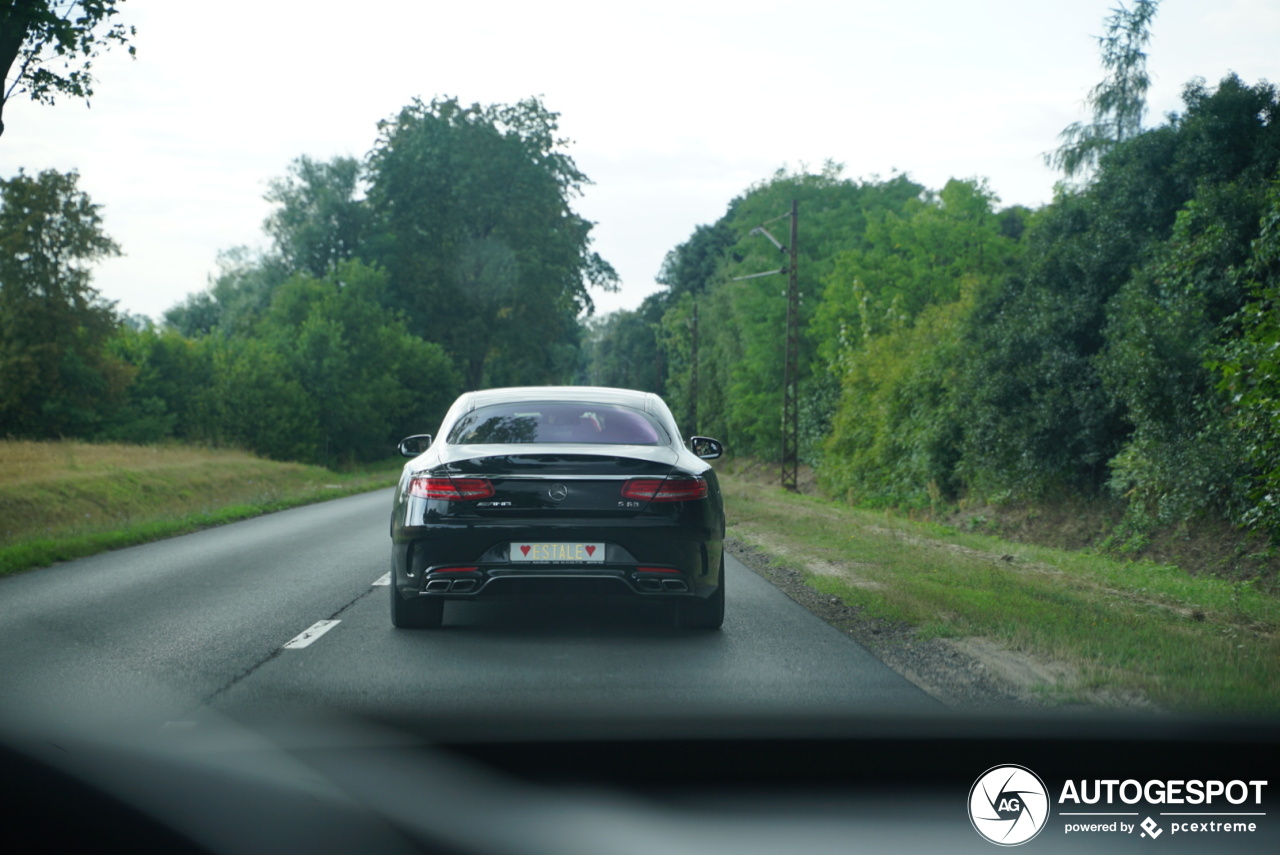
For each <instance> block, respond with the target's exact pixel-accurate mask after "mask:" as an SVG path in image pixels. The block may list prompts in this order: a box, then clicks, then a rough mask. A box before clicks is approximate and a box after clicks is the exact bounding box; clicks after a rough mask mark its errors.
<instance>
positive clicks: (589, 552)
mask: <svg viewBox="0 0 1280 855" xmlns="http://www.w3.org/2000/svg"><path fill="white" fill-rule="evenodd" d="M595 554H596V548H595V547H594V546H588V547H587V555H588V556H590V555H595Z"/></svg>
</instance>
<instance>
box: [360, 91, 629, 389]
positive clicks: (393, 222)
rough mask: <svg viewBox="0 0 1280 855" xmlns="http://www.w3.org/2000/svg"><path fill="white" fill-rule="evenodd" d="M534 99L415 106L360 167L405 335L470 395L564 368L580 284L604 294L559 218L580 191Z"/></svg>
mask: <svg viewBox="0 0 1280 855" xmlns="http://www.w3.org/2000/svg"><path fill="white" fill-rule="evenodd" d="M556 119H557V114H555V113H552V112H550V111H548V110H547V109H546V108H545V107H544V106H543V105H542V104H541V103H540V102H539V101H538V100H537V99H535V98H530V99H527V100H524V101H521V102H519V103H518V104H514V105H491V106H481V105H479V104H473V105H471V106H469V107H468V106H464V105H462V104H461V103H459V102H458V101H457V99H454V98H450V99H435V100H433V101H432V102H431V103H429V104H427V103H424V102H422V101H419V100H415V101H414V102H413V103H412V104H410V105H409V106H407V107H405V108H404V109H403V110H401V111H400V113H399V114H398V115H397V116H396V117H395V118H394V119H390V120H388V121H384V122H382V123H381V125H380V126H379V127H380V130H381V136H380V137H379V139H378V141H377V143H376V144H375V146H374V150H373V152H372V154H371V155H370V158H369V175H370V189H369V200H370V204H371V206H372V208H373V210H374V211H375V212H376V215H377V217H378V222H377V224H376V227H375V231H376V233H377V237H376V238H375V240H374V242H373V243H374V246H373V248H372V249H373V255H374V258H373V260H375V261H379V262H381V263H382V264H383V266H385V267H386V269H387V270H388V271H389V273H390V276H391V289H390V290H391V297H392V300H393V302H394V304H395V305H396V306H397V307H398V308H401V309H403V310H404V311H405V312H406V313H407V315H408V318H409V322H410V329H411V331H412V332H413V333H414V334H416V335H419V336H421V337H423V338H425V339H427V340H429V341H437V342H440V343H441V344H443V345H444V346H445V348H446V349H447V350H448V351H449V353H450V354H451V355H452V356H453V358H454V359H455V360H456V361H457V363H458V364H459V365H460V366H461V367H462V369H463V373H464V375H465V377H466V382H467V384H468V385H469V387H470V388H476V387H479V386H482V385H485V384H486V383H494V382H501V383H507V382H519V383H545V382H550V381H555V380H563V379H567V378H568V376H569V375H570V374H571V373H572V371H573V369H574V367H575V362H576V360H575V352H576V348H577V335H578V326H577V323H576V318H577V316H578V315H580V314H584V313H589V312H590V310H591V308H592V303H591V297H590V295H589V294H588V292H587V286H588V285H596V286H602V287H604V288H612V287H616V275H615V274H614V272H613V269H612V268H611V267H610V266H609V265H608V264H607V263H606V262H604V261H603V260H602V259H601V258H600V257H599V256H598V255H597V254H596V253H594V252H592V251H591V250H590V244H591V237H590V233H591V225H592V224H591V223H589V222H588V221H586V220H584V219H583V218H582V217H580V216H579V215H578V214H577V213H575V212H574V211H573V209H572V207H571V205H570V202H571V200H572V199H573V197H575V196H577V195H579V194H580V193H581V189H582V187H583V186H584V185H586V184H587V183H589V182H588V179H587V177H586V176H585V175H584V174H582V172H580V171H579V170H578V168H577V166H576V165H575V164H574V162H573V160H572V158H570V157H569V156H568V155H567V154H565V153H564V151H563V148H564V145H565V143H566V141H565V140H562V139H559V138H557V136H556V132H557V124H556Z"/></svg>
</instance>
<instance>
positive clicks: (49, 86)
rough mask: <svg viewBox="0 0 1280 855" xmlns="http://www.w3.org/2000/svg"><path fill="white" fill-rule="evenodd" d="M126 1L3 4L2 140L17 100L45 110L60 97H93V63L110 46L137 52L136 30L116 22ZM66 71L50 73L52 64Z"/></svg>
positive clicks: (17, 0) (3, 0) (4, 0)
mask: <svg viewBox="0 0 1280 855" xmlns="http://www.w3.org/2000/svg"><path fill="white" fill-rule="evenodd" d="M123 1H124V0H0V70H3V71H4V91H3V92H0V134H3V133H4V121H3V116H4V105H5V104H6V103H7V102H8V100H9V98H10V97H11V96H13V95H15V94H27V95H30V96H31V100H33V101H36V102H38V103H41V104H52V103H54V101H55V100H56V99H57V96H59V95H65V96H70V97H73V98H83V99H84V100H85V103H86V104H87V103H89V99H90V98H91V97H92V96H93V74H92V73H91V70H92V68H93V61H94V60H95V59H97V57H98V54H99V53H100V52H101V51H103V50H105V49H107V48H110V47H112V46H115V45H119V46H122V47H123V46H127V47H128V50H129V55H130V56H134V55H135V48H134V46H133V45H131V44H129V40H130V39H131V38H133V36H134V35H135V34H136V28H135V27H132V26H126V25H124V24H121V23H118V22H115V21H113V20H112V19H113V18H114V17H115V16H116V15H117V14H119V10H118V9H116V4H117V3H118V2H123ZM55 59H56V60H58V61H60V62H61V63H62V69H61V70H56V69H55V68H51V67H50V60H55Z"/></svg>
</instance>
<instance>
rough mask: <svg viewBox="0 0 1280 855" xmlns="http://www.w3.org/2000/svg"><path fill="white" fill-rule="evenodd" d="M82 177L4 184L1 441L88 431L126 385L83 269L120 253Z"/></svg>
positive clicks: (106, 308) (106, 309) (105, 308)
mask: <svg viewBox="0 0 1280 855" xmlns="http://www.w3.org/2000/svg"><path fill="white" fill-rule="evenodd" d="M78 178H79V176H78V175H77V174H76V173H74V172H70V173H60V172H56V171H54V170H46V171H44V172H41V173H40V175H39V176H37V177H35V178H32V177H30V176H28V175H26V174H24V173H23V172H21V171H19V172H18V175H17V177H15V178H13V179H10V180H8V181H0V435H3V434H11V435H15V436H32V437H56V436H64V435H85V434H86V433H88V432H90V431H91V430H92V429H93V428H94V426H96V424H97V423H98V421H99V420H100V418H101V416H102V414H103V413H104V412H105V410H106V409H107V408H108V407H109V405H110V404H111V402H113V401H114V400H115V399H116V398H117V397H118V396H119V395H120V393H121V392H122V390H123V388H124V386H125V385H126V383H127V381H128V372H127V370H126V369H125V368H124V366H123V364H122V363H120V362H119V361H118V360H115V359H113V358H111V357H110V356H109V355H108V354H107V351H106V343H107V340H108V339H109V338H110V337H111V336H112V334H113V333H114V332H115V330H116V328H117V326H118V325H119V322H118V320H117V318H116V314H115V311H114V309H113V307H112V305H111V304H109V303H107V302H105V301H104V300H103V299H102V298H101V297H100V296H99V294H98V292H97V291H96V290H94V289H93V288H92V287H91V286H90V284H89V282H90V270H89V265H90V264H91V263H93V262H95V261H98V260H100V259H103V258H107V257H110V256H113V255H119V254H120V248H119V247H118V246H116V243H115V242H114V241H113V240H111V238H109V237H108V236H107V235H106V234H105V233H104V232H103V231H102V218H101V216H100V215H99V213H98V208H99V206H98V205H95V204H93V203H92V202H91V201H90V200H89V196H88V195H87V194H86V193H84V192H82V191H80V190H79V189H77V188H76V181H77V179H78Z"/></svg>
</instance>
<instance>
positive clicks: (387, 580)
mask: <svg viewBox="0 0 1280 855" xmlns="http://www.w3.org/2000/svg"><path fill="white" fill-rule="evenodd" d="M390 584H391V571H390V570H388V571H387V572H386V573H384V574H382V577H381V578H380V579H378V581H376V582H374V583H373V585H374V587H375V588H376V587H377V586H378V585H390Z"/></svg>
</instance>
